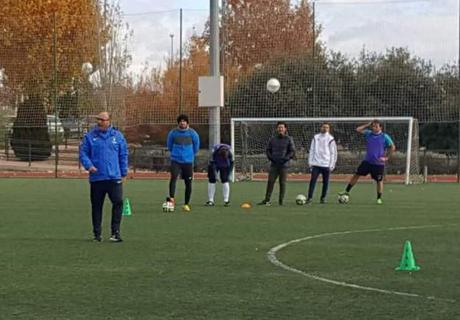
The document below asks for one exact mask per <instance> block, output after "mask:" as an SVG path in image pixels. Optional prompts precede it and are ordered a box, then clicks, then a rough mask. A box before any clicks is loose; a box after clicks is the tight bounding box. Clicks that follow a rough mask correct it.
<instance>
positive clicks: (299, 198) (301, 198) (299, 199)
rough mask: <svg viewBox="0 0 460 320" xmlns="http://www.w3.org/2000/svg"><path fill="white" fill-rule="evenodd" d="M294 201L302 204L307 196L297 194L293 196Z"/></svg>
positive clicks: (305, 201)
mask: <svg viewBox="0 0 460 320" xmlns="http://www.w3.org/2000/svg"><path fill="white" fill-rule="evenodd" d="M295 203H296V204H298V205H299V206H302V205H304V204H306V203H307V197H305V196H304V195H303V194H299V195H297V197H295Z"/></svg>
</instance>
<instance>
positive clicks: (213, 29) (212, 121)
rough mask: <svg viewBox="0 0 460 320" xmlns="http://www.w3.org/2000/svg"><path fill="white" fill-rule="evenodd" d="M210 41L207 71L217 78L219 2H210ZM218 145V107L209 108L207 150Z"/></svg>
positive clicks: (211, 0)
mask: <svg viewBox="0 0 460 320" xmlns="http://www.w3.org/2000/svg"><path fill="white" fill-rule="evenodd" d="M209 21H210V23H209V27H210V39H209V47H210V52H209V71H210V76H216V77H217V76H219V75H220V70H219V65H220V55H219V48H220V46H219V1H218V0H210V19H209ZM218 143H220V107H219V106H216V107H210V108H209V149H210V150H211V149H212V147H213V146H214V145H216V144H218Z"/></svg>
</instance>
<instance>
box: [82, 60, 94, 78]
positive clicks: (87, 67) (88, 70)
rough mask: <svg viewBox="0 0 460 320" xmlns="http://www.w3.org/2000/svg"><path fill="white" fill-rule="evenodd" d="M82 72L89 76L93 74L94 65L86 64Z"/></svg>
mask: <svg viewBox="0 0 460 320" xmlns="http://www.w3.org/2000/svg"><path fill="white" fill-rule="evenodd" d="M81 72H83V74H85V75H89V74H90V73H91V72H93V65H92V64H91V63H90V62H85V63H83V64H82V65H81Z"/></svg>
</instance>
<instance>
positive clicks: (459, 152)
mask: <svg viewBox="0 0 460 320" xmlns="http://www.w3.org/2000/svg"><path fill="white" fill-rule="evenodd" d="M457 20H458V61H457V68H458V74H457V77H458V82H459V84H460V0H458V19H457ZM457 109H458V123H457V130H458V140H457V183H460V101H457Z"/></svg>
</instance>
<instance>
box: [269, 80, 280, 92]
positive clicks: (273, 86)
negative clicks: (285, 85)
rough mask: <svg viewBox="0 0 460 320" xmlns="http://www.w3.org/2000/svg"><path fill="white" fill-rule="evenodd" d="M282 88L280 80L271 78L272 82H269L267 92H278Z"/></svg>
mask: <svg viewBox="0 0 460 320" xmlns="http://www.w3.org/2000/svg"><path fill="white" fill-rule="evenodd" d="M280 87H281V84H280V82H279V80H278V79H276V78H271V79H270V80H268V81H267V90H268V91H270V92H271V93H275V92H277V91H278V90H279V89H280Z"/></svg>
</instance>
